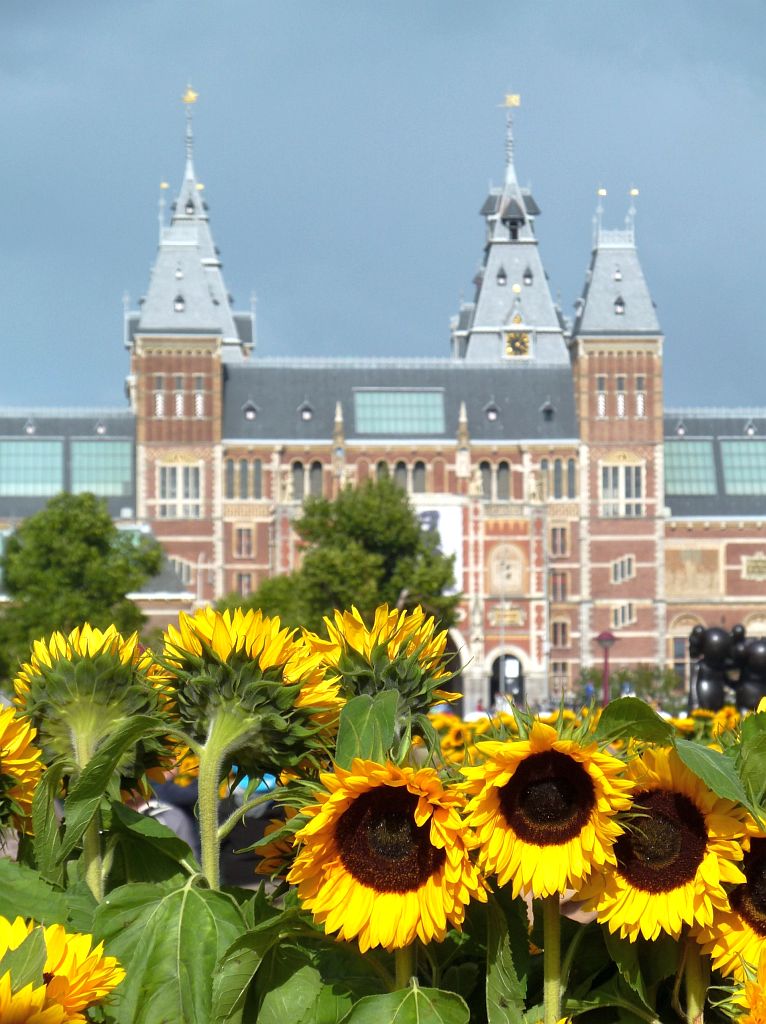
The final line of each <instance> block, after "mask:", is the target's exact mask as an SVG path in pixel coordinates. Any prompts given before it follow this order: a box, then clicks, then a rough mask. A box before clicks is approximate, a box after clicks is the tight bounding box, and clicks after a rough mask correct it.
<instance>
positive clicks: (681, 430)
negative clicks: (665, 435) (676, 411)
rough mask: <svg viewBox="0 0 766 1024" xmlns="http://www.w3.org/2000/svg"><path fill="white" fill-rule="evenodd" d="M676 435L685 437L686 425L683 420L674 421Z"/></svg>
mask: <svg viewBox="0 0 766 1024" xmlns="http://www.w3.org/2000/svg"><path fill="white" fill-rule="evenodd" d="M676 437H686V426H685V424H684V421H683V420H679V421H678V423H676Z"/></svg>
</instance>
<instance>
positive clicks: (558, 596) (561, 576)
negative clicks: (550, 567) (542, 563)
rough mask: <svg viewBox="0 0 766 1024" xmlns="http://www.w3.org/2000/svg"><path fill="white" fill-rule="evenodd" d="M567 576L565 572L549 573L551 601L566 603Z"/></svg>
mask: <svg viewBox="0 0 766 1024" xmlns="http://www.w3.org/2000/svg"><path fill="white" fill-rule="evenodd" d="M567 589H568V588H567V574H566V573H565V572H552V573H551V600H552V601H566V599H567Z"/></svg>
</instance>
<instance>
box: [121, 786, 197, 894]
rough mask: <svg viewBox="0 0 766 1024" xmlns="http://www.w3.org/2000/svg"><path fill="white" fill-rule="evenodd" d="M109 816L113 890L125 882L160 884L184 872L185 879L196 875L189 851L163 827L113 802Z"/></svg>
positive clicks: (174, 835)
mask: <svg viewBox="0 0 766 1024" xmlns="http://www.w3.org/2000/svg"><path fill="white" fill-rule="evenodd" d="M111 814H112V828H111V831H110V839H111V842H112V843H113V851H112V870H111V872H110V875H109V882H110V885H111V886H112V887H113V888H114V887H116V886H118V885H123V884H127V883H128V882H164V881H167V880H168V879H170V878H173V876H179V877H180V876H181V875H183V874H184V872H185V873H186V875H187V876H188V875H190V874H193V873H194V872H195V871H199V865H198V864H197V861H196V860H195V858H194V854H193V853H192V851H191V850H190V849H189V847H188V846H187V844H186V843H185V842H184V841H183V839H179V838H178V836H177V835H176V834H175V832H173V831H171V829H169V828H168V827H167V825H163V824H162V823H161V822H159V821H157V820H156V819H155V818H151V817H149V815H146V814H137V813H136V811H132V810H131V809H130V808H129V807H125V806H124V805H123V804H121V803H119V802H117V801H115V802H113V803H112V807H111ZM184 881H185V879H181V881H180V884H181V885H183V883H184Z"/></svg>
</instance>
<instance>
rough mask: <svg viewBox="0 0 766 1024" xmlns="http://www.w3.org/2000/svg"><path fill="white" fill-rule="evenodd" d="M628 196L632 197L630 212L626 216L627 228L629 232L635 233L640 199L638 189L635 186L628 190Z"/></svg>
mask: <svg viewBox="0 0 766 1024" xmlns="http://www.w3.org/2000/svg"><path fill="white" fill-rule="evenodd" d="M628 195H629V196H630V206H629V207H628V212H627V214H626V215H625V227H626V228H627V230H628V231H630V232H635V228H636V199H637V197H638V189H637V188H635V186H632V185H631V187H630V189H629V190H628Z"/></svg>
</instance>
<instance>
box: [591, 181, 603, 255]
mask: <svg viewBox="0 0 766 1024" xmlns="http://www.w3.org/2000/svg"><path fill="white" fill-rule="evenodd" d="M596 195H597V196H598V203H597V204H596V212H595V213H594V214H593V248H594V249H595V248H596V246H597V245H598V239H599V235H600V234H601V224H602V221H603V219H604V204H603V202H602V200H603V199H604V198H605V197H606V189H605V188H604V187H603V185H599V187H598V188H597V189H596Z"/></svg>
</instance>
